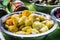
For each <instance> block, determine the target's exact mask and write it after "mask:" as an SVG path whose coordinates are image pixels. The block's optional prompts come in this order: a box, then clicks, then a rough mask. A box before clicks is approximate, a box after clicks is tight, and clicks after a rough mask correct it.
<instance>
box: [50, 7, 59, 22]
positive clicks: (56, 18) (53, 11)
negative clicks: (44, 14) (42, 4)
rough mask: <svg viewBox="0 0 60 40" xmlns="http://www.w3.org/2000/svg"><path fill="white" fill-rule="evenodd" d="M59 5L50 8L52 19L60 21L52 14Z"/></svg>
mask: <svg viewBox="0 0 60 40" xmlns="http://www.w3.org/2000/svg"><path fill="white" fill-rule="evenodd" d="M59 8H60V7H55V8H54V9H52V10H51V13H50V14H51V16H52V18H53V19H54V20H56V21H58V22H60V20H59V19H58V18H56V17H55V15H54V14H53V13H54V11H55V10H57V9H59Z"/></svg>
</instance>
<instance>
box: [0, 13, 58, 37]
mask: <svg viewBox="0 0 60 40" xmlns="http://www.w3.org/2000/svg"><path fill="white" fill-rule="evenodd" d="M15 13H21V12H13V13H11V14H15ZM36 13H39V14H44V15H47V14H45V13H42V12H36ZM11 14H7V15H5V16H3V17H1V20H4V19H5V18H6V17H7V16H9V15H11ZM1 22H2V21H1ZM54 22H55V23H54V26H53V27H52V28H51V29H50V30H48V31H46V32H44V33H41V34H35V35H33V34H31V35H20V34H19V35H18V34H14V33H11V32H9V31H7V30H5V29H4V28H3V27H2V25H1V24H0V25H1V27H0V28H1V30H2V32H4V33H6V34H8V35H11V36H16V37H39V36H44V35H47V34H49V33H51V32H53V31H54V30H55V29H56V28H57V21H55V20H54Z"/></svg>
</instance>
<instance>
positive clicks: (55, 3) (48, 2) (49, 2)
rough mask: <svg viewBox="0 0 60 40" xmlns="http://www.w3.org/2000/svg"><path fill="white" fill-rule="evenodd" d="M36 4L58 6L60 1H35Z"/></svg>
mask: <svg viewBox="0 0 60 40" xmlns="http://www.w3.org/2000/svg"><path fill="white" fill-rule="evenodd" d="M34 3H35V4H40V5H41V4H42V5H58V3H59V0H34Z"/></svg>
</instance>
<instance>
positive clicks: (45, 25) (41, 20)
mask: <svg viewBox="0 0 60 40" xmlns="http://www.w3.org/2000/svg"><path fill="white" fill-rule="evenodd" d="M46 16H47V15H40V14H38V13H35V12H31V11H29V10H24V11H22V12H21V13H20V14H12V15H10V16H8V17H9V18H7V19H6V21H5V28H7V30H8V31H10V32H12V33H15V34H22V35H29V34H40V33H44V32H46V31H48V30H50V29H51V28H52V27H53V26H54V21H53V20H52V19H51V18H50V17H46Z"/></svg>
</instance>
